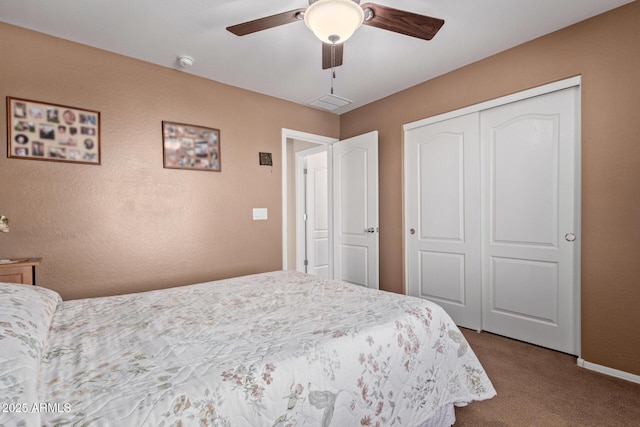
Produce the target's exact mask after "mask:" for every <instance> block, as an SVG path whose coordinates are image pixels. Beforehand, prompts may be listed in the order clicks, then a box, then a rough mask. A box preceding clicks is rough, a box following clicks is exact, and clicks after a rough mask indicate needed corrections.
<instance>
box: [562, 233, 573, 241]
mask: <svg viewBox="0 0 640 427" xmlns="http://www.w3.org/2000/svg"><path fill="white" fill-rule="evenodd" d="M564 239H565V240H566V241H567V242H573V241H574V240H576V235H575V234H573V233H567V234H565V235H564Z"/></svg>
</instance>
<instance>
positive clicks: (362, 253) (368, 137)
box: [333, 131, 379, 289]
mask: <svg viewBox="0 0 640 427" xmlns="http://www.w3.org/2000/svg"><path fill="white" fill-rule="evenodd" d="M333 206H334V230H333V235H334V239H333V245H334V250H333V257H334V264H333V267H334V278H335V279H336V280H342V281H345V282H350V283H355V284H357V285H362V286H366V287H369V288H374V289H378V245H379V234H378V231H379V229H378V227H379V223H378V132H377V131H374V132H370V133H367V134H364V135H360V136H356V137H353V138H349V139H345V140H343V141H339V142H336V143H335V144H334V145H333Z"/></svg>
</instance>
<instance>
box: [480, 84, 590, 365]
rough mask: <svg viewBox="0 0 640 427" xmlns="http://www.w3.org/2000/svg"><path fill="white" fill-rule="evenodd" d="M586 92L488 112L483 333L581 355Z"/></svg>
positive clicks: (483, 119) (484, 129)
mask: <svg viewBox="0 0 640 427" xmlns="http://www.w3.org/2000/svg"><path fill="white" fill-rule="evenodd" d="M578 96H579V89H578V88H576V87H574V88H569V89H564V90H561V91H557V92H552V93H549V94H546V95H541V96H536V97H534V98H530V99H525V100H523V101H518V102H514V103H511V104H506V105H503V106H500V107H496V108H492V109H489V110H485V111H482V113H481V115H480V128H481V146H482V153H481V158H482V166H481V169H482V178H481V182H482V195H483V197H482V242H483V246H482V260H483V263H482V264H483V265H482V270H483V280H482V281H483V310H482V329H484V330H487V331H490V332H495V333H498V334H501V335H505V336H508V337H512V338H516V339H519V340H523V341H527V342H530V343H534V344H538V345H541V346H544V347H548V348H552V349H555V350H560V351H563V352H566V353H570V354H578V350H579V349H578V345H577V333H576V332H577V316H576V310H577V307H576V306H577V303H576V301H577V298H576V293H577V291H578V286H577V285H576V283H575V277H574V273H575V272H574V266H575V265H576V260H575V251H576V245H577V244H578V241H576V239H577V236H578V232H579V230H577V227H576V218H577V215H576V209H577V203H578V200H577V198H576V194H579V189H578V187H577V185H576V182H577V179H576V175H577V174H576V167H577V164H576V163H577V159H576V157H577V156H576V150H577V147H578V138H577V129H576V128H577V125H576V124H577V105H578Z"/></svg>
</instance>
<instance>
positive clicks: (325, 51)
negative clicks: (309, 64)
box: [322, 43, 344, 70]
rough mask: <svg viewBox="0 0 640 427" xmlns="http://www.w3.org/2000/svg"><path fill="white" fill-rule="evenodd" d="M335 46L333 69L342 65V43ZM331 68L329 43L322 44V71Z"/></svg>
mask: <svg viewBox="0 0 640 427" xmlns="http://www.w3.org/2000/svg"><path fill="white" fill-rule="evenodd" d="M335 46H336V57H335V64H334V66H335V67H339V66H341V65H342V56H343V52H344V43H340V44H337V45H335ZM327 68H331V45H330V44H329V43H322V69H323V70H326V69H327Z"/></svg>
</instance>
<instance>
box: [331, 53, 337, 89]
mask: <svg viewBox="0 0 640 427" xmlns="http://www.w3.org/2000/svg"><path fill="white" fill-rule="evenodd" d="M335 78H336V44H335V42H334V43H332V44H331V95H333V81H334V80H335Z"/></svg>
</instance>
